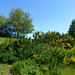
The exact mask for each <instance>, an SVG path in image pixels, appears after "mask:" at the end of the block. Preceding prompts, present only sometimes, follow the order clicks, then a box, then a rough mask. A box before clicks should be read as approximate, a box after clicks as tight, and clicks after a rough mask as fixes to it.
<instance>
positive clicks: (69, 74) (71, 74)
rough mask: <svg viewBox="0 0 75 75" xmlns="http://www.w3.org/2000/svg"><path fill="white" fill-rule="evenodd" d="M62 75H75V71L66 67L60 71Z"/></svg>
mask: <svg viewBox="0 0 75 75" xmlns="http://www.w3.org/2000/svg"><path fill="white" fill-rule="evenodd" d="M60 71H61V75H75V69H73V68H70V67H65V68H63V69H60Z"/></svg>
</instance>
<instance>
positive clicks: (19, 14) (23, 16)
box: [7, 8, 34, 34]
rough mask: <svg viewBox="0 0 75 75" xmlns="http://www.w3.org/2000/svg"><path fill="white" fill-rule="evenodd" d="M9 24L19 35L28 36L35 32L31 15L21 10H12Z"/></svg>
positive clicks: (8, 20)
mask: <svg viewBox="0 0 75 75" xmlns="http://www.w3.org/2000/svg"><path fill="white" fill-rule="evenodd" d="M7 23H8V25H9V27H10V28H11V27H12V28H11V30H12V31H13V32H17V34H19V33H21V34H28V33H31V32H32V31H34V29H33V27H34V26H33V25H32V19H31V18H30V14H29V13H25V12H23V11H22V10H21V9H20V8H17V9H12V10H11V12H10V14H9V18H8V19H7Z"/></svg>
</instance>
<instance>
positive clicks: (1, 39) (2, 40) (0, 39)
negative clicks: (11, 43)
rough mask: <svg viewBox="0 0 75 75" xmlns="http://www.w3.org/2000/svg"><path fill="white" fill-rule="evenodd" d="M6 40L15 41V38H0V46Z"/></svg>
mask: <svg viewBox="0 0 75 75" xmlns="http://www.w3.org/2000/svg"><path fill="white" fill-rule="evenodd" d="M7 39H14V40H17V38H8V37H7V38H6V37H0V44H1V43H2V42H4V41H5V40H7Z"/></svg>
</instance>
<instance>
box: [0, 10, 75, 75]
mask: <svg viewBox="0 0 75 75" xmlns="http://www.w3.org/2000/svg"><path fill="white" fill-rule="evenodd" d="M17 13H18V14H17ZM0 18H1V24H0V25H1V27H2V26H3V29H4V28H5V24H6V25H7V24H8V25H9V26H10V27H9V28H10V30H11V29H12V32H13V31H15V32H17V34H19V33H22V34H26V33H30V32H32V31H33V29H32V28H33V25H32V24H31V22H32V19H29V14H27V13H24V12H23V11H22V10H21V9H12V10H11V13H10V16H9V18H8V19H7V20H6V21H4V20H5V19H4V17H3V16H2V15H1V16H0ZM11 27H13V28H11ZM24 27H26V29H27V30H26V29H23V28H24ZM9 28H8V29H9ZM19 28H21V29H19ZM22 29H23V31H22ZM69 30H70V29H69ZM1 31H2V30H1ZM24 31H25V32H24ZM23 32H24V33H23ZM17 37H18V36H17ZM74 41H75V38H74V36H71V35H70V34H69V33H67V34H62V35H61V34H60V33H59V32H50V31H48V32H46V33H43V32H39V31H37V32H35V33H34V34H33V39H31V38H25V37H24V36H20V37H18V38H13V37H11V38H5V37H4V38H2V37H0V75H8V74H9V75H69V74H70V75H74V74H75V47H74V45H75V43H74ZM68 70H69V71H68ZM69 72H70V73H69Z"/></svg>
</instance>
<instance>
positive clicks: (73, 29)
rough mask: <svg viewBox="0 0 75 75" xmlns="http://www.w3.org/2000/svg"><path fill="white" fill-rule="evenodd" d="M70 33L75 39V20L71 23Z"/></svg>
mask: <svg viewBox="0 0 75 75" xmlns="http://www.w3.org/2000/svg"><path fill="white" fill-rule="evenodd" d="M68 33H69V34H70V35H71V36H73V37H75V19H74V20H73V21H72V22H71V25H70V28H69V31H68Z"/></svg>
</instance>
